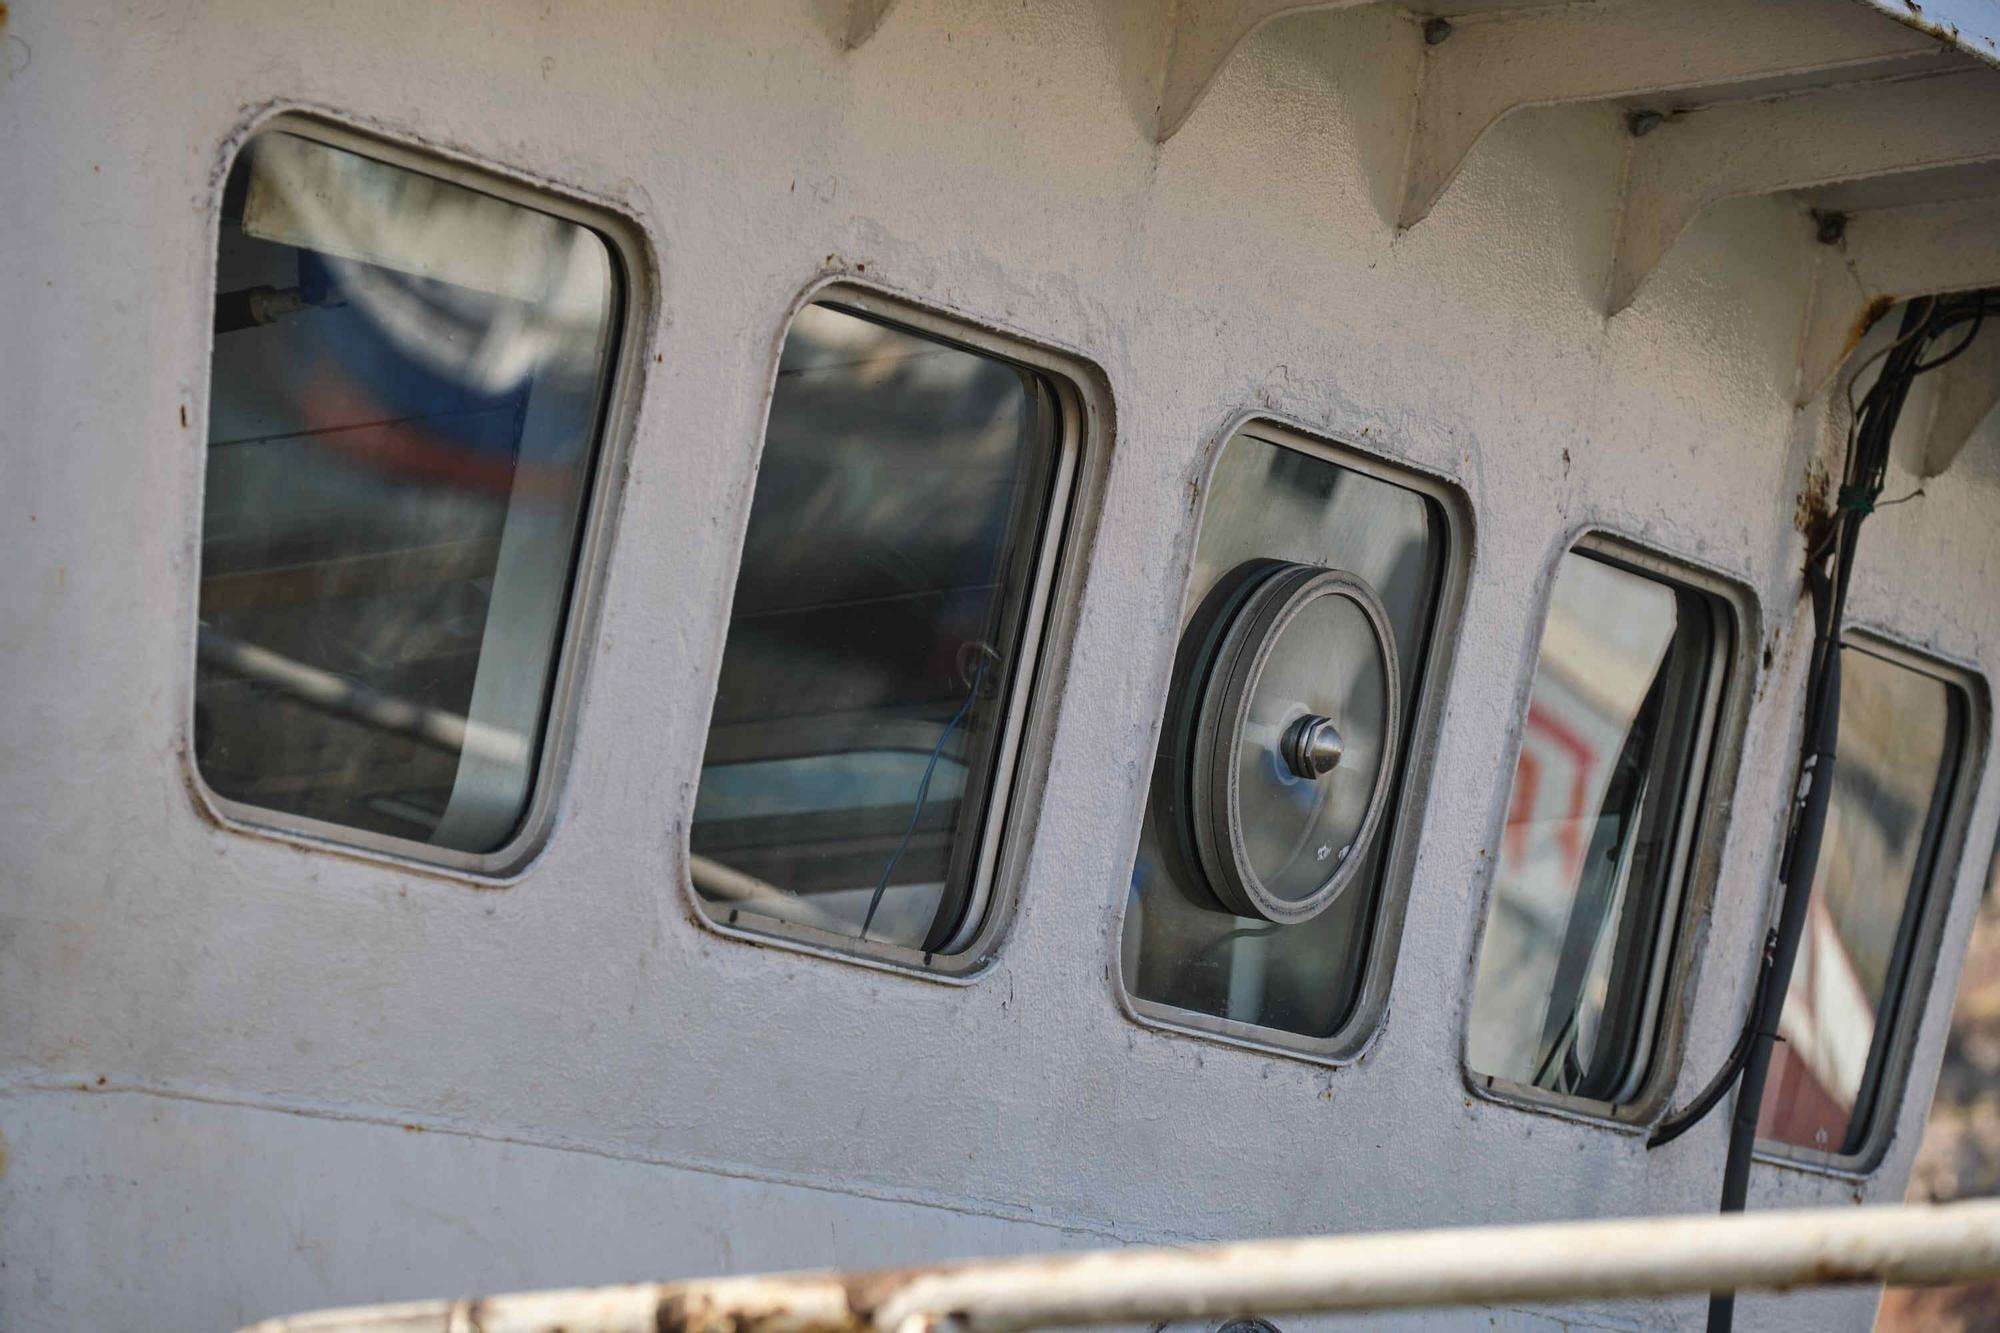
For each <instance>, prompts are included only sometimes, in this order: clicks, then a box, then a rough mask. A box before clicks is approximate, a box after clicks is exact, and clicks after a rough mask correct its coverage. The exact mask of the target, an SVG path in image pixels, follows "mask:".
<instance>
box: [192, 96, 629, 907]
mask: <svg viewBox="0 0 2000 1333" xmlns="http://www.w3.org/2000/svg"><path fill="white" fill-rule="evenodd" d="M272 133H282V134H291V135H296V136H297V137H299V138H302V139H306V140H309V141H311V142H313V143H317V144H322V145H324V146H326V147H329V148H336V149H341V150H343V151H346V152H351V153H355V154H358V155H360V156H363V157H367V158H370V159H372V160H374V161H377V162H382V163H385V164H387V165H389V166H393V167H398V168H401V169H403V170H406V171H412V172H415V173H418V174H420V175H425V176H430V177H433V178H435V179H438V180H442V181H445V182H447V183H449V184H453V185H459V186H463V187H464V188H466V189H470V190H475V191H478V192H479V193H482V194H486V195H491V196H493V197H494V198H497V199H501V200H504V201H505V202H507V203H510V204H514V205H516V206H518V207H521V208H527V209H531V210H533V211H535V212H540V213H546V214H548V215H550V216H552V217H557V218H560V219H562V220H563V221H565V222H570V223H574V224H576V225H577V226H580V227H584V228H586V229H588V230H589V231H590V232H591V233H592V234H594V235H595V236H597V237H598V238H599V239H600V240H601V241H602V242H603V243H604V246H605V249H606V252H607V253H608V255H609V258H610V263H611V268H612V278H613V284H614V290H613V300H614V302H615V303H616V304H615V308H614V309H613V311H612V312H611V327H612V330H613V335H612V336H613V345H612V348H611V351H610V355H609V356H608V357H607V358H606V362H605V367H604V382H603V388H602V390H601V393H600V396H599V399H598V403H597V416H596V419H595V421H594V423H593V426H592V434H593V441H594V451H595V452H594V457H593V458H592V461H591V465H590V470H589V477H588V482H587V488H588V489H587V491H586V493H585V495H584V497H583V502H582V507H581V510H580V512H579V515H578V523H577V529H578V531H577V540H576V553H575V556H574V559H573V567H572V570H571V573H570V578H569V583H568V588H567V591H566V594H565V599H564V607H563V614H562V619H561V622H560V624H559V626H558V629H557V640H556V645H555V655H554V656H555V668H554V672H553V674H552V677H551V679H550V682H549V692H548V705H547V710H546V713H545V715H544V717H543V721H542V727H541V733H540V735H539V737H538V749H537V753H536V758H535V766H534V772H533V777H532V781H531V785H530V788H529V794H528V800H527V803H526V805H525V806H524V807H523V809H522V812H521V818H520V822H519V823H518V824H517V826H516V828H515V831H514V833H513V834H512V836H510V837H509V838H508V839H507V841H506V842H505V843H503V844H502V845H500V846H499V847H496V848H494V849H493V850H492V851H488V852H464V851H458V850H455V849H452V848H447V847H437V846H433V845H431V844H428V843H422V842H417V841H415V840H413V839H409V838H399V837H395V836H393V835H390V834H384V833H377V832H374V831H372V830H369V829H361V828H354V827H351V826H349V825H346V824H340V823H336V822H333V821H331V820H322V819H313V818H310V817H308V816H303V815H296V814H291V813H289V812H286V811H282V810H272V809H269V808H267V807H264V806H260V805H255V804H251V803H249V802H244V801H238V800H235V799H233V798H231V797H227V796H224V795H222V794H221V793H219V792H217V791H216V790H215V789H214V788H213V787H211V786H210V785H209V784H208V781H207V779H206V778H205V777H204V776H203V775H202V772H201V766H200V763H199V762H198V760H197V758H196V755H195V745H194V714H195V699H196V693H197V687H198V684H199V679H200V672H199V669H198V667H197V664H196V645H195V641H196V636H197V634H198V632H199V631H198V624H197V622H198V620H199V606H200V596H201V594H200V588H201V545H202V533H203V529H204V523H205V521H206V515H207V504H208V491H207V486H206V483H205V482H201V481H198V482H197V483H196V485H195V488H194V489H195V497H194V503H193V506H192V510H191V514H192V518H191V527H190V532H191V537H190V542H191V547H192V549H193V551H194V553H195V554H194V559H193V560H192V561H191V562H190V563H191V565H192V567H193V571H192V578H193V582H192V585H191V590H190V592H189V594H188V601H187V604H186V606H185V607H184V608H183V612H182V614H183V616H184V622H185V633H186V638H185V640H184V642H183V658H182V661H183V663H184V667H183V670H184V687H183V690H182V699H183V709H182V713H181V719H180V730H181V739H180V751H181V758H182V764H183V767H184V770H185V774H186V780H187V786H188V789H189V791H190V793H191V795H192V797H193V800H194V802H195V805H196V807H197V809H198V810H199V811H200V812H201V813H202V814H204V815H206V816H207V817H208V818H209V819H210V820H212V821H213V822H215V823H216V824H218V825H220V826H221V827H223V828H225V829H228V830H230V831H231V832H234V833H241V834H247V835H250V836H255V837H260V838H269V839H276V840H278V841H282V842H288V843H292V844H295V845H298V846H301V847H304V848H307V849H309V850H314V851H325V852H332V853H335V854H338V855H342V856H349V857H360V858H362V859H365V860H369V861H374V862H378V863H382V864H387V865H393V866H396V867H399V868H401V869H405V870H414V871H418V872H421V873H423V874H426V875H428V876H432V877H437V878H446V879H457V880H463V881H469V882H470V883H471V885H472V886H473V887H478V888H497V887H504V886H506V885H508V884H511V883H513V882H516V881H518V880H519V879H520V878H521V877H522V876H523V875H525V874H526V872H527V871H528V869H529V867H530V866H531V865H532V864H533V863H534V862H535V861H536V859H538V858H539V857H540V855H541V853H542V852H543V851H544V850H545V849H546V848H547V846H548V843H549V840H550V838H551V836H552V835H553V833H554V830H555V824H556V815H557V812H558V809H559V807H560V803H561V796H562V791H563V787H564V785H565V782H566V779H567V777H568V772H569V768H570V763H571V758H572V754H571V751H572V748H573V745H574V742H575V732H576V720H577V719H576V715H577V713H578V711H579V705H580V702H581V699H582V695H583V686H584V680H585V677H586V675H587V672H588V667H589V663H590V660H591V659H592V658H593V656H594V653H593V652H592V648H593V646H594V643H595V638H596V635H595V632H594V631H595V627H596V624H597V620H598V616H599V613H600V611H601V603H602V591H603V584H604V581H605V577H606V571H607V565H608V562H609V556H610V550H611V546H612V541H613V537H614V529H615V527H616V525H617V515H618V512H619V506H620V502H621V499H622V496H623V493H624V480H625V474H626V471H627V459H628V458H629V456H630V452H631V448H632V441H633V437H634V434H635V427H636V423H637V418H638V411H639V402H640V399H641V396H642V394H643V391H644V388H645V372H644V366H645V363H646V359H647V354H648V352H649V351H650V350H651V345H652V341H653V340H652V337H651V335H652V331H653V329H654V327H655V321H656V312H657V304H658V303H657V300H656V294H657V290H658V280H657V274H658V266H657V264H656V263H655V262H654V254H655V251H654V248H653V246H652V244H651V241H650V239H649V237H648V236H647V233H646V231H645V228H644V227H643V226H642V225H641V224H640V222H639V221H638V219H637V218H636V217H635V216H633V215H631V214H628V213H627V212H625V211H623V210H621V209H619V208H617V207H615V206H614V205H612V204H611V203H609V202H608V201H604V200H597V199H590V198H585V197H581V196H579V195H578V194H577V192H576V191H574V190H573V189H570V188H568V187H563V186H558V185H556V184H554V183H552V182H548V181H544V180H541V179H538V178H534V177H531V176H529V175H527V174H526V173H523V172H519V171H514V170H511V169H509V168H506V167H503V166H500V165H498V164H492V163H487V162H484V161H475V160H473V159H472V158H471V157H470V156H468V155H466V154H464V153H460V152H457V151H446V150H443V149H440V148H437V147H434V146H431V145H427V144H418V143H415V142H407V141H404V140H401V139H398V138H395V137H392V136H391V135H389V134H386V133H384V132H382V131H379V130H376V129H374V128H364V127H362V126H359V125H356V124H353V123H350V122H349V121H347V120H345V119H343V118H341V117H339V116H337V115H335V114H333V113H330V112H328V111H326V110H324V109H321V108H317V107H308V106H303V105H296V104H287V105H283V106H278V107H273V108H270V109H268V110H266V111H264V112H262V113H260V114H259V115H257V116H255V117H253V118H252V119H250V120H248V121H246V122H245V123H243V124H241V125H239V126H238V127H237V128H236V129H235V130H234V132H232V133H231V134H230V136H229V137H228V138H227V139H226V140H225V141H224V142H223V144H222V149H221V153H220V157H219V162H218V167H217V170H216V173H215V176H214V180H213V194H212V196H211V199H210V202H209V211H208V226H207V230H206V233H205V236H206V240H207V249H206V251H205V253H204V255H203V265H202V269H201V273H202V287H201V293H202V300H203V307H202V313H201V315H200V320H201V328H202V329H203V338H202V341H201V348H202V353H201V361H200V363H199V366H198V368H197V373H198V375H199V377H200V384H201V386H202V387H201V390H200V393H199V396H198V397H197V398H196V399H195V411H194V413H193V418H192V419H191V420H190V421H189V422H188V429H189V430H190V431H194V432H199V434H200V438H201V440H202V445H201V452H200V454H199V457H200V459H201V461H202V465H203V468H204V471H205V469H206V466H207V459H208V443H207V434H208V426H209V412H210V394H211V393H212V391H213V379H214V357H215V334H214V331H213V329H214V314H213V307H214V303H215V297H216V282H217V277H218V274H219V272H220V253H221V233H222V213H223V206H224V198H223V197H224V194H225V192H226V190H227V188H228V181H229V178H230V175H231V173H232V172H233V171H234V169H235V167H236V164H237V162H238V160H239V159H240V158H241V156H242V153H243V150H244V149H245V148H247V147H248V146H249V145H250V144H251V143H253V142H254V141H256V140H257V139H258V138H259V137H260V136H262V135H264V134H272Z"/></svg>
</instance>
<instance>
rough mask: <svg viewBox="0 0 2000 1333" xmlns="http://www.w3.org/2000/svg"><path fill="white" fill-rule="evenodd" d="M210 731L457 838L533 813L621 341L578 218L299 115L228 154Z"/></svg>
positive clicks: (286, 778) (430, 839)
mask: <svg viewBox="0 0 2000 1333" xmlns="http://www.w3.org/2000/svg"><path fill="white" fill-rule="evenodd" d="M216 273H217V282H216V308H215V351H214V368H213V377H212V380H211V383H210V391H209V438H208V467H207V491H206V497H205V500H204V504H203V510H202V552H201V613H200V614H201V625H200V633H199V662H200V665H199V668H198V673H197V678H196V695H195V754H196V759H197V762H198V763H199V765H200V767H201V773H202V777H203V778H204V779H205V780H206V781H207V783H208V785H209V786H210V787H211V788H212V789H213V790H214V791H215V792H216V793H217V794H219V795H221V796H223V797H226V798H228V799H230V800H233V801H240V802H244V803H246V804H249V805H255V806H260V807H262V808H264V809H267V810H274V811H281V812H284V813H286V814H289V815H294V816H301V817H304V818H307V819H312V820H322V821H326V822H328V823H332V824H340V825H345V826H348V827H350V828H356V829H364V830H367V831H369V832H371V833H377V834H384V835H388V836H391V837H397V838H407V839H412V840H415V841H417V842H424V843H429V844H432V845H434V846H437V847H440V848H449V849H452V850H455V851H460V852H484V851H490V850H492V849H494V848H497V847H500V846H502V845H503V844H505V843H506V842H507V841H508V840H509V839H510V838H511V837H512V835H513V834H514V832H515V830H516V829H517V828H518V827H519V826H520V823H521V820H522V817H523V814H524V812H525V811H526V809H527V805H528V800H529V796H530V794H531V788H532V786H533V780H534V772H535V767H536V764H537V757H538V751H539V748H540V744H541V736H542V729H543V723H544V721H545V717H546V713H547V709H548V699H549V694H550V686H551V682H552V680H553V677H554V674H555V669H556V663H557V655H558V651H559V649H560V646H561V644H560V641H561V636H562V626H563V620H564V616H565V613H566V609H567V601H568V596H569V589H570V583H571V579H572V576H573V573H574V569H575V564H576V552H577V545H578V533H579V529H580V525H581V522H582V515H583V509H584V502H585V498H586V494H587V492H588V489H589V484H590V476H591V463H592V458H593V456H594V454H595V450H596V441H597V422H598V419H599V415H600V409H601V405H602V402H603V398H604V393H605V386H606V379H607V370H608V367H609V365H610V358H611V353H612V339H613V336H614V321H613V310H614V307H615V304H616V291H615V283H614V278H613V276H612V263H611V256H610V253H609V251H608V250H607V248H606V246H605V244H604V242H603V240H602V239H601V238H600V237H598V236H597V235H596V234H595V233H593V232H591V231H589V230H588V229H586V228H584V227H581V226H578V225H576V224H575V223H571V222H566V221H563V220H562V219H559V218H556V217H552V216H550V215H548V214H545V213H540V212H536V211H534V210H532V209H529V208H524V207H521V206H520V205H518V204H513V203H509V202H507V201H505V200H502V199H498V198H495V197H493V196H491V195H486V194H481V193H478V192H477V191H474V190H470V189H467V188H464V187H462V186H458V185H453V184H449V183H447V182H444V181H441V180H438V179H435V178H434V177H430V176H426V175H423V174H421V173H419V172H415V171H410V170H406V169H404V168H402V167H396V166H391V165H389V164H387V163H384V162H378V161H375V160H373V159H371V158H367V157H363V156H360V155H358V154H355V153H351V152H347V151H344V150H342V149H338V148H332V147H328V146H326V145H323V144H319V143H315V142H313V141H311V140H307V139H303V138H300V137H298V136H296V135H292V134H286V133H279V132H270V133H265V134H262V135H260V136H258V137H257V139H255V140H254V141H253V142H252V143H251V144H250V145H249V146H248V147H247V148H246V149H245V150H244V151H243V153H242V155H241V156H240V157H239V158H238V159H237V162H236V165H235V167H234V169H233V170H232V172H231V174H230V180H229V187H228V191H227V195H226V206H225V210H224V218H223V223H222V235H221V245H220V253H219V257H218V262H217V270H216Z"/></svg>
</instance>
